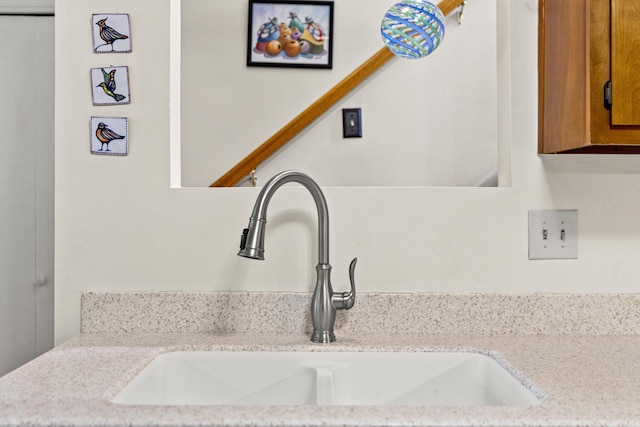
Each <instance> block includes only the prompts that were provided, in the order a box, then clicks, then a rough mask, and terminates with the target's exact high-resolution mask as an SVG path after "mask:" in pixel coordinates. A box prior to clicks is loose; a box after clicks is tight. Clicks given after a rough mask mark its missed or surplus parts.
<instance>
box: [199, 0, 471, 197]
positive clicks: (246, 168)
mask: <svg viewBox="0 0 640 427" xmlns="http://www.w3.org/2000/svg"><path fill="white" fill-rule="evenodd" d="M463 1H464V0H442V1H441V2H440V3H438V7H439V8H440V10H441V11H442V14H443V15H445V16H447V15H449V14H450V13H451V12H452V11H453V10H454V9H455V8H456V7H458V6H460V5H461V4H462V2H463ZM393 57H394V54H393V53H391V51H390V50H389V49H388V48H387V47H386V46H384V47H382V48H381V49H380V50H378V51H377V52H376V53H375V54H373V56H371V57H370V58H369V59H367V60H366V61H365V62H363V63H362V65H360V66H359V67H358V68H356V69H355V70H354V71H353V72H351V74H349V75H348V76H347V77H345V78H344V79H342V80H341V81H340V82H339V83H338V84H336V85H335V86H334V87H332V88H331V89H329V91H327V92H326V93H325V94H324V95H322V96H321V97H320V98H319V99H318V100H317V101H316V102H314V103H313V104H311V105H310V106H309V107H307V109H305V110H304V111H303V112H302V113H300V114H298V115H297V116H296V117H295V118H294V119H293V120H291V121H290V122H289V123H287V124H286V125H284V127H282V128H281V129H280V130H279V131H278V132H276V133H275V134H273V136H271V138H269V139H267V140H266V141H265V142H264V143H262V145H260V146H259V147H258V148H256V149H255V150H253V151H252V152H251V153H250V154H249V155H248V156H246V157H245V158H244V159H242V160H241V161H240V162H239V163H238V164H236V165H235V166H234V167H232V168H231V169H229V171H227V172H226V173H225V174H224V175H222V176H221V177H220V178H218V180H217V181H216V182H214V183H213V184H211V185H210V186H209V187H233V186H234V185H236V184H238V183H239V182H240V181H242V179H244V178H245V177H246V176H248V175H249V174H250V173H251V171H253V170H255V169H256V168H257V167H258V165H259V164H260V163H262V162H263V161H265V160H266V159H268V158H269V156H271V155H272V154H273V153H274V152H276V151H277V150H278V149H279V148H280V147H282V146H283V145H285V144H286V143H287V142H289V141H290V140H291V139H292V138H293V137H294V136H296V135H297V134H298V133H300V132H301V131H302V130H304V129H305V128H306V127H307V126H309V125H310V124H311V123H313V122H314V121H315V120H316V119H317V118H318V117H320V116H321V115H323V114H324V113H325V112H326V111H327V110H329V108H331V107H332V106H333V105H334V104H336V103H337V102H338V101H340V100H341V99H342V98H344V97H345V96H346V95H347V94H348V93H349V92H351V91H352V90H353V89H355V88H356V87H357V86H358V85H359V84H360V83H362V82H363V81H364V80H366V79H367V78H368V77H369V76H371V75H372V74H373V73H375V72H376V71H377V70H379V69H380V68H381V67H382V66H383V65H384V64H386V63H387V62H388V61H389V60H390V59H391V58H393Z"/></svg>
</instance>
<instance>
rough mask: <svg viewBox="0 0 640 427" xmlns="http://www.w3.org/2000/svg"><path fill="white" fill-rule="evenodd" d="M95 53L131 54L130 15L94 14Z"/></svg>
mask: <svg viewBox="0 0 640 427" xmlns="http://www.w3.org/2000/svg"><path fill="white" fill-rule="evenodd" d="M92 22H93V51H94V52H96V53H118V52H120V53H126V52H131V24H130V21H129V14H128V13H101V14H93V17H92Z"/></svg>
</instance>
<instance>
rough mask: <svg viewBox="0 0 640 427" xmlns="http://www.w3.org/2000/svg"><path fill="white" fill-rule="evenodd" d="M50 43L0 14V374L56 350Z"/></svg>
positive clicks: (19, 19) (20, 20) (39, 24)
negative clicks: (54, 333) (54, 340)
mask: <svg viewBox="0 0 640 427" xmlns="http://www.w3.org/2000/svg"><path fill="white" fill-rule="evenodd" d="M53 37H54V28H53V17H52V16H8V15H2V16H0V40H2V41H3V42H2V43H0V58H1V59H0V81H2V96H0V376H2V375H4V374H6V373H7V372H9V371H11V370H13V369H15V368H17V367H18V366H20V365H21V364H23V363H25V362H27V361H29V360H31V359H33V358H34V357H36V356H38V355H39V354H41V353H43V352H45V351H47V350H48V349H50V348H51V347H52V346H53V209H54V204H53V189H54V186H53V185H54V182H53V180H54V170H53V164H54V158H53V156H54V147H53V144H54V133H53V131H54V128H53V127H54V40H53Z"/></svg>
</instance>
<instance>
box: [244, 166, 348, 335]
mask: <svg viewBox="0 0 640 427" xmlns="http://www.w3.org/2000/svg"><path fill="white" fill-rule="evenodd" d="M288 182H297V183H299V184H301V185H303V186H304V187H305V188H306V189H307V190H309V192H310V193H311V195H312V196H313V200H314V201H315V202H316V208H317V210H318V265H317V267H316V271H317V281H316V287H315V290H314V292H313V298H312V300H311V319H312V321H313V334H312V335H311V340H312V341H314V342H331V341H335V336H334V333H333V325H334V323H335V318H336V310H339V309H345V310H348V309H350V308H351V307H353V305H354V303H355V296H356V290H355V281H354V269H355V265H356V260H355V259H354V260H353V261H352V263H351V267H350V269H349V275H350V278H351V291H350V292H344V293H341V294H334V292H333V289H332V287H331V278H330V276H331V265H330V264H329V210H328V208H327V202H326V200H325V198H324V194H323V193H322V190H321V189H320V186H318V184H316V182H315V181H314V180H312V179H311V178H310V177H309V176H307V175H305V174H303V173H301V172H296V171H285V172H281V173H279V174H277V175H276V176H274V177H273V178H271V179H270V180H269V182H267V183H266V184H265V186H264V187H263V188H262V190H261V191H260V194H259V195H258V199H257V200H256V204H255V205H254V207H253V212H252V213H251V218H250V219H249V227H248V228H245V229H244V231H243V232H242V237H241V240H240V251H239V252H238V255H240V256H243V257H246V258H252V259H259V260H263V259H264V236H265V227H266V224H267V208H268V206H269V202H270V200H271V197H273V194H274V193H275V192H276V190H278V188H280V187H281V186H282V185H284V184H286V183H288Z"/></svg>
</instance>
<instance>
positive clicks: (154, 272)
mask: <svg viewBox="0 0 640 427" xmlns="http://www.w3.org/2000/svg"><path fill="white" fill-rule="evenodd" d="M477 1H480V0H477ZM390 4H391V2H390ZM510 5H511V6H510V7H511V38H510V45H511V57H512V62H511V66H512V76H511V78H512V82H511V86H512V92H511V94H510V96H511V102H512V111H511V115H512V121H511V137H512V141H511V150H510V156H511V159H510V163H511V170H512V172H511V175H512V177H511V180H512V186H511V187H502V188H326V191H325V195H326V198H327V202H328V204H329V209H330V219H331V230H330V231H331V242H330V246H331V262H332V265H333V267H334V273H333V285H334V288H335V289H336V290H339V291H342V290H346V289H347V286H348V285H347V283H348V279H347V266H348V263H349V261H350V260H351V258H352V257H354V256H358V257H359V262H358V267H357V272H356V280H357V285H358V289H359V290H360V291H362V292H367V291H376V292H432V291H436V292H438V291H444V292H456V291H465V292H501V293H521V292H621V293H627V292H638V290H640V268H638V260H637V257H638V256H637V254H638V253H639V251H638V248H639V247H640V222H638V220H637V212H638V211H639V210H640V200H639V195H640V175H638V174H625V173H611V172H607V171H604V169H603V168H602V167H601V165H602V163H604V162H605V161H607V159H605V158H602V157H599V158H595V159H596V161H595V162H593V161H592V159H594V157H590V158H588V161H586V162H585V161H583V159H584V157H571V158H570V159H568V160H566V161H565V160H564V159H562V162H561V163H563V164H561V165H560V166H558V165H557V164H556V162H549V161H548V160H546V159H545V160H541V158H540V157H539V156H538V155H537V154H536V146H537V19H538V15H537V1H536V0H514V1H511V2H510ZM107 9H108V10H107ZM168 11H169V2H168V0H162V1H158V0H139V1H136V2H130V1H127V0H114V1H112V2H110V3H109V4H108V7H107V6H105V4H104V3H103V2H99V1H97V0H89V1H87V0H65V1H58V2H57V4H56V70H55V71H56V130H55V132H56V342H58V343H60V342H62V341H63V340H66V339H67V338H69V337H71V336H73V335H76V334H78V333H79V332H80V294H81V292H83V291H89V290H94V291H108V290H150V289H156V290H220V291H223V290H224V291H237V290H247V291H300V292H306V291H311V289H312V287H313V284H314V281H315V269H314V268H315V264H316V256H317V252H316V246H317V242H316V233H317V231H316V218H315V216H316V214H315V207H314V206H313V202H312V199H311V197H310V196H309V195H308V194H307V193H306V190H304V189H302V188H296V187H295V186H292V187H291V188H284V189H281V190H280V191H279V193H278V194H277V195H276V196H275V197H274V198H273V200H272V202H271V206H270V208H269V225H268V227H267V237H266V251H267V252H266V261H264V262H257V261H255V262H254V261H250V260H246V259H243V258H239V257H237V256H236V255H235V254H236V252H237V246H238V242H239V236H240V233H241V231H242V228H244V227H245V226H246V224H247V222H248V218H249V214H250V212H251V208H252V207H253V203H254V201H255V198H256V196H257V193H258V189H252V188H239V189H206V188H200V189H170V186H169V137H168V133H169V91H168V84H169V48H168V39H169V34H168V31H167V25H168V22H169V16H168ZM97 12H104V13H107V12H112V13H120V12H122V13H129V14H131V21H132V36H133V52H132V53H131V54H93V53H92V46H91V36H90V21H91V14H92V13H97ZM469 19H470V18H469ZM107 65H128V66H129V70H130V79H131V81H130V86H131V91H132V92H131V96H132V100H133V102H132V103H131V104H130V105H126V106H113V107H94V106H92V105H91V93H90V87H89V69H90V68H92V67H97V66H107ZM451 102H457V100H451ZM92 115H105V116H127V117H129V129H130V145H129V147H130V154H129V156H127V157H108V156H95V155H94V156H92V155H91V154H89V133H90V131H89V119H90V117H91V116H92ZM619 159H620V160H619V162H620V163H624V164H625V165H626V170H636V171H637V170H640V167H639V166H640V160H638V158H635V157H624V158H622V157H621V158H619ZM585 163H591V164H592V166H591V167H590V168H589V169H587V168H585V167H582V166H581V165H583V164H585ZM593 164H595V166H593ZM551 166H553V167H551ZM567 170H570V171H569V172H567ZM594 170H595V172H594ZM613 170H617V169H616V168H615V167H614V168H613ZM598 171H601V172H598ZM549 208H563V209H565V208H572V209H573V208H575V209H578V211H579V259H578V260H569V261H529V260H528V259H527V211H528V210H529V209H549ZM356 304H357V303H356Z"/></svg>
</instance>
